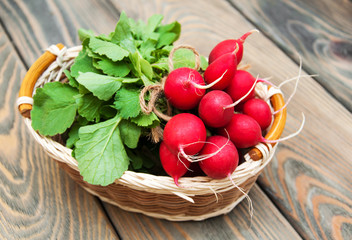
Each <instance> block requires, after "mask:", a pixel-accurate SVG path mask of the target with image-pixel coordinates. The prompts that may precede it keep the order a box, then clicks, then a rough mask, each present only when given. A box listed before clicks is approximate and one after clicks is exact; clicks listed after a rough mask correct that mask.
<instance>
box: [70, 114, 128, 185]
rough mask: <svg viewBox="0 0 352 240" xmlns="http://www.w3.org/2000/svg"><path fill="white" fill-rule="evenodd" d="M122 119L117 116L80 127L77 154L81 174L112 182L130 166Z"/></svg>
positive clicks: (98, 182) (97, 182)
mask: <svg viewBox="0 0 352 240" xmlns="http://www.w3.org/2000/svg"><path fill="white" fill-rule="evenodd" d="M120 121H121V118H119V117H114V118H112V119H110V120H107V121H105V122H101V123H97V124H94V125H88V126H84V127H81V128H80V129H79V140H78V141H77V142H76V148H75V157H76V159H77V161H78V168H79V171H80V174H81V175H82V176H83V179H84V180H85V181H87V182H88V183H90V184H95V185H102V186H106V185H109V184H111V183H113V182H114V181H115V180H116V179H118V178H120V177H121V176H122V174H123V173H124V172H125V171H126V170H127V169H128V165H129V157H128V156H127V153H126V150H125V147H124V145H123V143H122V140H121V136H120V131H119V127H118V125H119V123H120Z"/></svg>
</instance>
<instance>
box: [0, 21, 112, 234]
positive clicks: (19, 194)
mask: <svg viewBox="0 0 352 240" xmlns="http://www.w3.org/2000/svg"><path fill="white" fill-rule="evenodd" d="M1 16H3V15H1ZM25 72H26V70H25V67H24V66H23V63H22V62H21V60H20V59H19V57H18V55H17V54H16V52H15V50H14V48H13V46H12V44H11V42H10V40H9V39H8V38H7V36H6V34H5V32H4V30H3V28H2V27H0V143H1V144H0V238H1V239H32V238H35V239H74V238H80V239H118V236H117V235H116V232H115V230H114V228H113V227H112V225H111V224H110V222H109V220H108V219H107V218H106V215H105V213H104V210H103V209H102V208H101V204H100V202H99V201H98V200H97V199H96V198H95V197H92V196H91V195H90V194H88V193H87V192H86V191H84V190H83V189H81V188H80V187H79V186H78V185H77V184H75V183H74V182H73V181H72V180H71V179H70V178H69V177H68V176H67V175H66V174H65V173H64V172H63V171H62V170H60V169H59V167H58V165H57V164H56V163H55V162H54V161H53V160H51V159H50V158H49V157H47V156H46V154H44V152H43V151H42V149H41V147H40V146H39V145H38V144H36V143H35V141H34V139H33V138H32V137H31V136H30V134H29V132H28V131H27V129H26V126H25V125H24V123H23V121H22V117H21V116H20V114H19V112H18V111H17V109H16V107H15V102H16V99H17V95H18V91H19V87H20V84H21V80H22V79H23V77H24V74H25Z"/></svg>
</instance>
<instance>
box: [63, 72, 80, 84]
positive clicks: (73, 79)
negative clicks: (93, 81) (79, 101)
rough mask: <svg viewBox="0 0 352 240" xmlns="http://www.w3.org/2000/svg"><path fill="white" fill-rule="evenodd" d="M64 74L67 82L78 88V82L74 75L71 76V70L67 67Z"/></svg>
mask: <svg viewBox="0 0 352 240" xmlns="http://www.w3.org/2000/svg"><path fill="white" fill-rule="evenodd" d="M64 74H65V75H66V77H67V79H68V84H70V85H71V86H72V87H75V88H78V86H79V83H78V82H77V81H76V79H75V78H74V77H72V75H71V72H70V71H69V70H67V69H65V70H64Z"/></svg>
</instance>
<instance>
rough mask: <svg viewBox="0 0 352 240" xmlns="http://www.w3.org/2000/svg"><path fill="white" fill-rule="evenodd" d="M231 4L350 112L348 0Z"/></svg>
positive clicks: (351, 44)
mask: <svg viewBox="0 0 352 240" xmlns="http://www.w3.org/2000/svg"><path fill="white" fill-rule="evenodd" d="M231 2H232V3H233V5H234V6H235V7H236V8H237V9H239V10H240V11H241V12H242V13H243V15H245V16H246V18H248V19H249V20H250V21H251V22H253V23H254V24H255V25H256V26H257V27H258V28H259V29H260V30H261V31H262V32H263V33H264V34H265V35H267V36H268V37H270V39H272V40H273V41H274V42H275V43H276V44H277V45H278V46H280V48H281V49H283V50H284V51H285V52H286V53H287V54H288V55H289V56H291V58H293V59H296V60H297V54H296V52H298V53H299V54H300V55H302V57H303V61H304V69H305V70H306V71H307V72H308V73H310V74H318V75H319V76H318V77H317V78H316V79H317V81H318V82H319V83H320V84H321V85H322V86H324V88H326V89H327V90H328V91H329V92H330V93H331V94H332V95H333V96H334V97H335V98H337V99H338V100H339V101H340V102H341V103H342V104H343V105H344V106H345V107H346V108H347V109H349V111H352V98H351V96H352V83H351V78H352V68H351V58H352V14H351V12H352V3H351V1H343V0H338V1H329V0H323V1H321V0H314V1H304V0H265V1H262V0H251V1H235V0H231Z"/></svg>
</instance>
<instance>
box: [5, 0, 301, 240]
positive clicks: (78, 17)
mask: <svg viewBox="0 0 352 240" xmlns="http://www.w3.org/2000/svg"><path fill="white" fill-rule="evenodd" d="M21 4H22V5H21V6H22V7H25V4H27V3H21ZM51 4H53V5H51V8H53V9H62V10H63V11H62V12H60V13H57V12H56V13H55V14H56V15H55V19H66V21H71V22H72V23H70V24H68V25H70V26H72V25H73V26H76V27H77V28H79V25H80V24H82V25H84V24H87V23H84V21H86V20H88V24H89V28H91V29H93V30H96V29H99V31H100V32H104V33H108V32H109V31H111V29H113V27H114V25H115V24H116V22H117V20H116V21H115V20H114V21H111V19H113V18H114V17H116V14H113V15H112V14H111V12H109V11H107V12H106V13H104V18H105V19H108V21H106V22H104V26H102V23H101V22H99V21H92V20H91V19H90V18H89V17H87V18H84V16H85V15H84V14H88V15H89V13H91V11H89V8H88V6H91V5H94V8H95V9H94V10H96V11H97V13H91V14H92V15H93V14H97V15H96V16H98V15H99V14H102V12H105V11H106V9H105V8H104V6H100V5H98V4H96V3H95V2H93V1H86V2H85V3H83V4H84V6H82V7H81V8H82V11H77V9H75V8H71V7H70V6H72V5H73V6H75V4H78V2H77V3H76V2H72V1H61V2H55V3H51ZM80 4H81V2H80ZM133 4H136V5H135V6H137V4H139V2H137V1H136V2H133ZM19 5H20V4H19ZM7 6H8V8H9V9H8V10H10V12H11V14H12V15H14V16H16V15H18V12H21V11H24V10H22V8H21V9H16V8H15V6H14V4H12V3H11V4H10V3H7ZM113 6H114V5H113ZM31 7H32V6H28V8H31ZM42 8H43V9H42V11H45V10H47V5H46V4H43V5H42ZM97 8H98V9H97ZM116 8H118V7H116ZM112 9H114V7H112ZM4 14H6V13H4ZM109 14H110V15H109ZM12 15H9V16H8V17H7V18H6V21H4V22H5V24H6V26H14V22H17V21H18V22H22V21H23V22H25V21H26V19H32V22H33V23H39V24H38V25H35V27H34V26H32V28H33V29H34V32H31V33H30V32H28V33H27V32H23V33H22V31H21V30H20V29H16V28H15V29H12V28H11V27H8V31H9V32H10V35H13V36H16V35H17V34H21V35H22V36H21V37H24V36H26V34H29V35H28V36H27V37H31V35H30V34H32V35H33V36H32V38H33V39H38V40H37V42H38V44H39V45H40V46H44V44H46V41H45V39H46V38H49V37H48V36H45V37H44V38H43V39H44V40H43V39H42V38H39V37H37V36H39V35H40V33H41V32H45V31H44V26H42V24H43V23H44V22H46V21H48V20H46V19H47V16H45V14H43V13H40V12H39V13H38V15H35V17H34V16H32V15H30V16H29V17H27V18H25V19H24V20H21V19H13V17H12V18H11V16H12ZM61 15H62V16H61ZM66 16H70V17H71V18H69V19H67V17H66ZM45 24H50V23H45ZM51 28H53V29H54V30H51V31H53V32H59V33H61V32H70V34H71V32H72V34H76V30H77V29H73V30H69V29H65V28H66V25H64V26H62V27H61V29H59V28H57V26H55V24H54V25H53V24H52V25H51ZM73 28H74V27H73ZM107 28H108V29H107ZM48 34H49V35H50V34H51V33H48ZM62 41H63V42H67V43H69V42H70V41H72V42H74V41H75V40H74V38H73V37H71V36H69V35H67V39H62ZM14 42H15V40H14ZM27 48H29V49H31V48H32V47H31V46H29V45H26V44H24V45H23V46H19V47H18V50H19V52H21V53H22V52H23V54H25V49H27ZM32 51H35V49H34V50H32ZM32 54H33V55H35V53H32ZM24 58H25V60H26V61H27V62H31V61H32V58H31V57H28V56H26V57H24ZM256 192H257V194H258V196H259V198H258V201H259V199H261V198H264V199H266V201H264V202H265V208H267V209H275V207H274V206H273V205H272V204H271V203H270V202H269V201H267V198H265V195H264V194H263V193H262V192H261V190H260V189H257V190H256ZM258 211H259V210H258ZM108 212H109V215H111V216H113V217H118V216H119V215H120V214H123V215H124V216H125V218H126V219H125V221H126V222H131V223H132V224H133V223H134V219H133V218H134V214H131V213H127V212H124V211H121V210H119V209H116V208H114V209H113V208H111V206H110V207H109V208H108ZM121 212H122V213H121ZM276 213H277V214H278V215H275V218H274V220H273V221H277V222H280V224H279V225H278V226H282V227H283V228H284V229H287V231H288V232H289V234H290V236H291V237H292V239H296V238H297V237H298V235H297V234H296V233H295V231H294V230H293V229H292V228H291V227H290V225H289V224H287V222H285V219H284V218H283V217H282V216H280V214H279V213H278V212H276ZM139 218H140V219H139V220H138V221H140V222H142V224H149V223H148V221H147V223H144V221H146V220H145V219H144V218H141V217H139ZM233 218H234V216H232V217H231V218H229V217H227V218H226V219H225V220H226V221H228V222H231V221H232V220H233ZM276 218H277V219H276ZM225 220H221V221H225ZM212 221H213V224H214V225H216V221H214V220H212ZM281 222H283V223H281ZM123 224H124V226H125V225H126V223H123ZM158 224H159V225H160V223H158ZM204 224H207V223H206V222H204V223H201V224H200V225H199V226H200V227H201V226H202V225H204ZM245 224H246V222H243V225H245ZM258 226H259V225H258ZM161 228H163V231H162V232H161V233H155V235H158V234H159V235H161V236H166V237H169V236H172V235H171V233H169V232H168V230H165V227H163V226H162V224H161ZM266 228H269V225H267V226H266ZM126 229H127V230H128V231H130V234H135V235H136V236H143V234H144V233H143V232H142V231H141V230H139V229H135V227H133V229H131V228H129V229H128V228H126ZM180 229H181V228H180ZM235 230H236V231H243V233H242V234H245V232H246V228H245V229H242V230H238V229H236V228H235V227H232V228H230V227H228V229H227V231H228V233H227V234H230V235H231V231H235ZM187 231H190V230H187ZM252 231H253V233H252V234H254V235H253V236H255V232H256V231H259V232H260V231H264V230H263V229H262V230H260V229H258V230H257V229H256V228H255V227H252ZM265 231H268V230H265ZM269 232H270V231H269ZM218 233H219V231H217V232H213V233H212V234H214V235H216V234H218ZM183 234H186V233H183ZM187 234H189V233H187ZM233 234H236V232H235V233H232V235H233ZM266 234H267V233H266ZM259 235H261V236H264V235H265V234H262V233H261V234H259ZM276 235H277V236H280V233H274V232H271V233H269V234H268V236H272V237H275V236H276ZM276 238H278V239H279V237H276Z"/></svg>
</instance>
